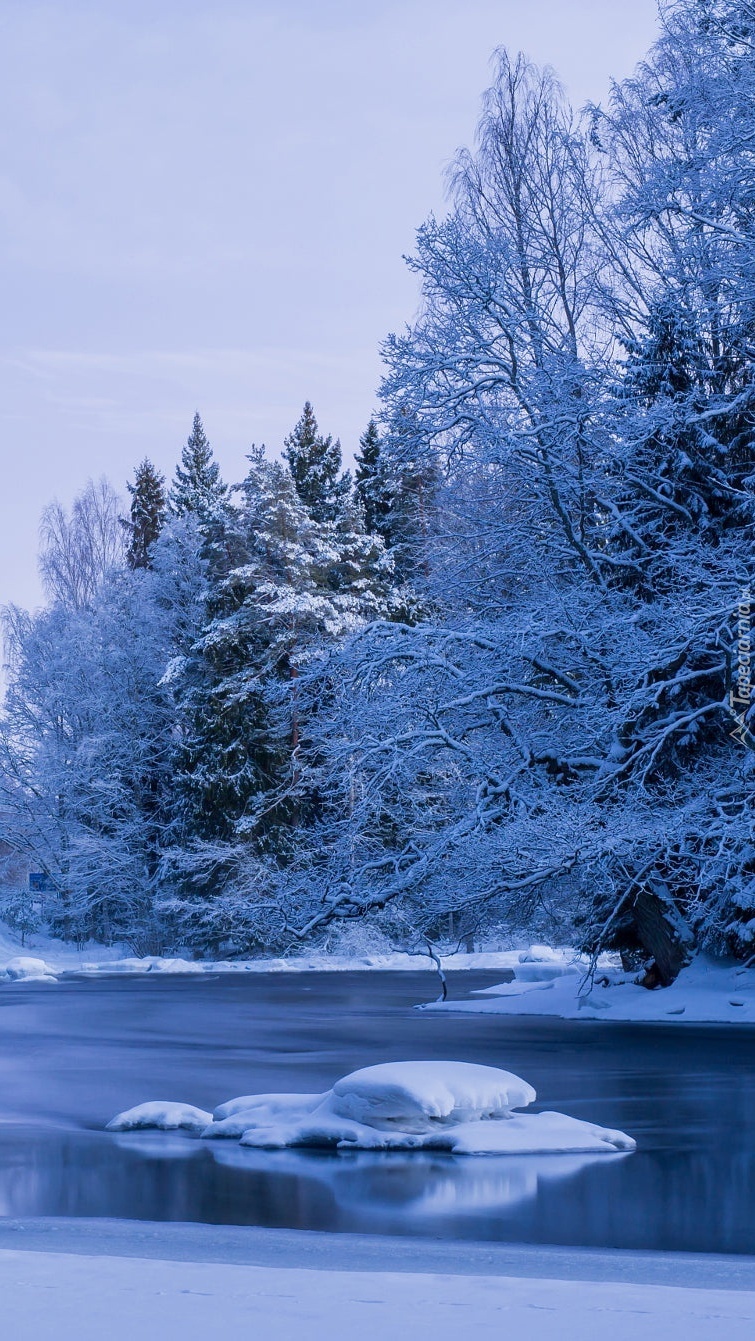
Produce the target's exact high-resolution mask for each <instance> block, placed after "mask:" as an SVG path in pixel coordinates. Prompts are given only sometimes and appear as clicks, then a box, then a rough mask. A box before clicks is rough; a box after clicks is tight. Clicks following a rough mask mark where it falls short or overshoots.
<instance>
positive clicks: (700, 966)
mask: <svg viewBox="0 0 755 1341" xmlns="http://www.w3.org/2000/svg"><path fill="white" fill-rule="evenodd" d="M442 966H443V969H444V971H445V972H449V973H450V972H454V973H458V972H469V971H473V970H478V971H482V970H485V971H497V970H500V971H501V973H502V974H506V975H507V978H510V977H511V975H513V981H503V982H501V983H499V984H496V985H493V986H492V987H487V988H485V989H483V990H482V991H478V992H475V993H472V994H471V995H470V996H469V997H468V998H465V999H462V1000H456V999H452V1000H448V1001H446V1002H433V1003H432V1004H428V1005H423V1006H422V1009H423V1010H433V1011H436V1010H437V1011H454V1012H457V1013H467V1014H484V1015H542V1016H556V1017H558V1018H560V1019H565V1020H571V1019H574V1020H576V1019H584V1020H604V1021H608V1020H615V1021H617V1022H619V1021H620V1022H624V1023H630V1022H634V1023H643V1022H657V1023H666V1024H671V1023H685V1022H686V1023H697V1024H701V1023H723V1024H748V1025H754V1024H755V966H754V967H750V968H746V967H745V966H744V965H742V964H741V963H735V962H728V963H727V962H722V961H719V960H712V959H708V958H707V957H706V956H704V955H699V956H697V958H696V959H695V960H693V962H692V964H690V965H689V967H688V968H686V969H684V970H683V971H682V973H681V974H680V975H679V978H678V979H677V981H676V982H675V983H674V984H673V985H672V986H671V987H667V988H659V989H656V990H654V991H647V990H646V989H645V988H644V987H639V986H638V985H637V984H636V983H635V982H634V981H633V978H634V975H633V974H631V973H623V972H622V971H621V970H620V968H619V967H618V958H617V956H615V955H611V954H606V955H602V956H601V957H600V958H599V960H598V964H597V966H596V968H595V971H594V972H593V973H592V974H591V975H590V977H587V976H586V975H587V972H588V968H589V963H588V960H587V959H586V958H585V956H583V955H579V954H577V953H576V952H575V951H574V950H572V949H569V948H568V947H566V948H559V949H554V948H552V947H550V946H546V945H532V946H530V947H529V948H527V949H523V948H519V947H518V948H515V949H507V950H486V951H480V952H478V953H475V954H466V953H463V952H457V953H453V954H449V955H442ZM364 972H391V973H393V972H412V973H417V972H428V973H435V972H436V966H435V964H434V963H433V962H432V960H431V959H430V958H429V956H428V955H426V954H421V953H418V954H406V953H402V952H401V951H397V950H396V951H382V952H381V951H375V952H372V953H369V952H368V953H350V954H340V955H339V954H329V953H326V952H325V951H322V950H320V951H313V952H311V953H309V954H306V955H297V956H291V957H289V958H286V959H282V958H258V959H221V960H189V959H185V958H180V957H167V956H157V955H149V956H144V957H142V958H138V957H136V956H133V955H129V954H128V952H127V950H126V949H125V948H124V947H123V946H113V947H106V946H98V945H89V946H87V947H85V948H84V949H82V950H78V949H76V948H75V947H73V946H70V945H66V944H65V943H64V942H62V941H56V940H53V939H52V938H50V937H44V936H36V937H35V938H34V941H33V944H32V945H30V946H25V947H22V946H21V945H20V942H19V941H18V939H17V938H16V937H14V936H13V934H12V933H10V932H9V931H8V930H7V928H5V927H3V926H2V925H1V924H0V985H1V984H2V983H3V982H6V983H7V982H50V983H54V982H58V981H60V980H61V979H65V978H66V977H69V976H71V975H76V976H81V975H83V976H85V977H100V976H103V975H114V974H118V975H124V976H135V977H136V976H143V975H147V974H150V975H155V974H165V975H174V974H175V975H193V976H195V977H197V978H201V977H203V976H215V975H217V974H226V973H231V974H245V973H364Z"/></svg>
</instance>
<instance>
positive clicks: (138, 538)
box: [121, 456, 168, 568]
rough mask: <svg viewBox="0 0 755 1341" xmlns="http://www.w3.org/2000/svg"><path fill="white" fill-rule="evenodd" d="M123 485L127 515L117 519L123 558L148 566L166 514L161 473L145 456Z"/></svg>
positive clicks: (137, 566) (144, 566)
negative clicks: (123, 539)
mask: <svg viewBox="0 0 755 1341" xmlns="http://www.w3.org/2000/svg"><path fill="white" fill-rule="evenodd" d="M126 488H127V489H128V491H129V493H130V495H131V507H130V510H129V516H128V518H124V519H123V521H122V523H121V524H122V526H123V528H124V530H125V532H126V536H127V547H126V559H127V561H128V564H129V567H130V568H149V567H150V564H151V559H152V550H153V547H154V544H155V541H156V540H157V538H158V536H159V534H160V532H161V530H162V528H163V525H164V522H165V518H166V515H167V507H168V505H167V499H166V495H165V477H164V476H163V475H161V474H160V472H159V471H158V470H156V469H155V467H154V466H153V464H152V462H151V461H149V460H147V458H146V456H145V458H144V460H143V461H142V462H141V464H140V465H138V466H137V467H136V470H135V471H134V483H133V484H127V485H126Z"/></svg>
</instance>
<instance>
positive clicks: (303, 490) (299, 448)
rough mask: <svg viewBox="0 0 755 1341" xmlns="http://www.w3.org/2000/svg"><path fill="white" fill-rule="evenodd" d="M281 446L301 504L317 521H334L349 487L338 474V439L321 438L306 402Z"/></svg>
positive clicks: (339, 471) (347, 481)
mask: <svg viewBox="0 0 755 1341" xmlns="http://www.w3.org/2000/svg"><path fill="white" fill-rule="evenodd" d="M284 448H285V450H284V452H283V457H284V459H285V460H286V461H287V462H288V468H289V470H290V472H291V476H292V478H293V481H294V484H295V485H296V492H297V494H298V495H299V498H300V499H301V501H302V503H303V504H304V506H305V507H306V508H308V509H309V512H310V513H311V515H312V517H313V518H314V520H315V521H317V522H328V521H335V519H336V517H337V516H338V512H339V509H340V508H341V506H342V504H343V503H344V501H345V500H346V498H347V497H348V495H349V492H350V490H351V480H350V478H349V476H348V475H345V476H344V475H342V474H341V444H340V442H339V440H338V439H336V441H335V442H334V441H333V438H332V436H331V435H330V434H328V436H327V437H323V435H322V434H321V432H320V430H319V427H318V424H317V419H316V418H315V412H314V410H313V409H312V406H311V405H310V403H309V401H306V402H305V405H304V409H303V410H302V413H301V417H300V418H299V420H298V422H297V423H296V425H295V426H294V428H293V429H292V431H291V432H290V433H289V435H288V437H287V438H286V439H285V440H284Z"/></svg>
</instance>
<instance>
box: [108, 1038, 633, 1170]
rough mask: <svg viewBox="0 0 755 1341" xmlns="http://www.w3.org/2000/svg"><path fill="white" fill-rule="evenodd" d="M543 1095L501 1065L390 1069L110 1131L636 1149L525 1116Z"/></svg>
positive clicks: (288, 1141) (145, 1116)
mask: <svg viewBox="0 0 755 1341" xmlns="http://www.w3.org/2000/svg"><path fill="white" fill-rule="evenodd" d="M535 1097H536V1096H535V1091H534V1090H533V1088H532V1086H531V1085H528V1084H527V1082H526V1081H525V1080H521V1079H520V1077H519V1076H515V1075H512V1073H511V1072H510V1071H502V1070H499V1069H498V1068H497V1067H494V1066H477V1065H474V1064H472V1063H470V1062H428V1061H420V1062H387V1063H383V1064H381V1065H379V1066H368V1067H365V1068H364V1069H362V1070H360V1071H354V1072H352V1073H351V1075H348V1076H344V1077H343V1079H342V1080H339V1081H337V1082H336V1084H335V1085H334V1087H333V1089H332V1090H328V1091H327V1093H325V1094H259V1095H249V1094H247V1095H242V1096H241V1097H240V1098H238V1099H230V1100H228V1101H227V1102H226V1103H224V1104H221V1105H220V1106H219V1107H218V1108H216V1109H215V1116H214V1120H213V1121H210V1115H209V1113H203V1112H202V1110H201V1109H196V1108H192V1107H190V1106H189V1105H186V1104H140V1105H139V1106H138V1107H137V1108H132V1109H129V1110H128V1112H126V1113H121V1114H120V1115H119V1116H118V1117H116V1118H113V1120H112V1122H110V1123H108V1129H109V1130H110V1131H128V1130H131V1129H133V1128H136V1127H158V1128H162V1129H164V1130H174V1129H176V1128H178V1127H183V1128H186V1129H188V1130H189V1131H198V1130H200V1129H201V1134H202V1136H203V1137H204V1138H222V1137H226V1138H228V1137H240V1138H241V1144H242V1145H243V1146H254V1147H256V1148H258V1149H263V1150H279V1149H282V1148H284V1147H286V1146H302V1147H310V1148H320V1149H338V1150H442V1151H446V1152H448V1153H449V1154H458V1155H475V1154H499V1155H502V1154H545V1153H553V1154H593V1153H595V1154H606V1153H613V1154H615V1153H616V1152H617V1151H630V1150H634V1148H635V1143H634V1141H633V1140H632V1138H631V1137H630V1136H625V1135H624V1133H623V1132H620V1131H610V1130H608V1129H607V1128H605V1127H597V1126H595V1125H594V1124H593V1123H591V1122H582V1121H580V1120H579V1119H577V1118H572V1117H567V1116H565V1115H564V1114H562V1113H518V1112H514V1111H513V1110H514V1109H515V1108H518V1107H523V1106H526V1105H528V1104H531V1103H532V1102H533V1101H534V1099H535Z"/></svg>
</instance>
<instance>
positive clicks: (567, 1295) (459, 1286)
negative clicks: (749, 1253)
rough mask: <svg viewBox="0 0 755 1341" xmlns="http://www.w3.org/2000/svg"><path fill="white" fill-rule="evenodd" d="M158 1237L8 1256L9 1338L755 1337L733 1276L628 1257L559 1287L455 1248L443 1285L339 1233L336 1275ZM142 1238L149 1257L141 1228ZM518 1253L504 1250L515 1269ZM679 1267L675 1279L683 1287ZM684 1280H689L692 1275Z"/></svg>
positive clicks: (611, 1259) (747, 1293)
mask: <svg viewBox="0 0 755 1341" xmlns="http://www.w3.org/2000/svg"><path fill="white" fill-rule="evenodd" d="M150 1228H151V1229H154V1230H155V1231H156V1232H155V1233H154V1234H153V1235H152V1236H151V1242H150V1244H149V1248H148V1251H145V1252H144V1255H143V1256H136V1255H134V1251H133V1247H131V1246H130V1245H129V1244H128V1242H127V1244H126V1247H125V1249H123V1248H122V1249H121V1251H122V1252H124V1255H106V1254H105V1253H103V1251H102V1248H95V1249H94V1250H93V1251H92V1250H90V1252H88V1253H86V1252H82V1251H81V1246H79V1248H78V1249H77V1248H74V1249H69V1250H68V1251H62V1252H61V1251H52V1252H41V1251H29V1250H27V1249H20V1248H13V1249H8V1248H6V1247H3V1248H2V1249H0V1297H1V1298H2V1300H3V1320H4V1326H5V1328H6V1330H7V1334H8V1335H9V1336H13V1337H17V1338H18V1339H19V1341H27V1339H28V1341H31V1338H32V1337H33V1338H34V1339H35V1341H101V1338H102V1337H103V1336H107V1337H108V1338H109V1341H131V1338H132V1337H133V1336H134V1335H142V1336H145V1337H158V1336H180V1337H181V1338H182V1341H200V1338H201V1339H202V1341H204V1338H205V1337H208V1336H215V1335H217V1334H218V1326H219V1320H220V1319H221V1318H222V1334H223V1335H229V1336H230V1335H242V1334H245V1333H246V1332H247V1331H248V1330H249V1328H250V1327H251V1328H253V1330H254V1334H255V1335H258V1336H263V1337H264V1338H265V1341H291V1338H292V1337H295V1336H298V1335H300V1334H302V1335H304V1334H306V1335H307V1336H308V1337H310V1338H312V1341H331V1338H333V1337H334V1336H335V1335H336V1334H337V1335H338V1336H346V1335H359V1336H360V1337H361V1338H362V1341H378V1339H380V1341H382V1338H383V1337H385V1336H386V1335H391V1336H392V1337H394V1338H396V1341H418V1338H424V1337H432V1338H433V1341H456V1338H458V1336H459V1334H460V1331H459V1328H460V1318H461V1319H463V1323H464V1326H463V1329H462V1330H463V1331H464V1333H465V1334H467V1335H471V1336H475V1335H480V1336H492V1335H493V1334H494V1329H495V1334H498V1333H499V1332H501V1330H505V1332H506V1333H507V1334H512V1335H518V1336H523V1337H527V1338H528V1341H582V1339H583V1338H584V1337H593V1336H598V1335H601V1336H602V1335H604V1334H605V1332H606V1330H607V1329H610V1333H611V1337H612V1341H636V1337H637V1328H638V1319H641V1324H640V1325H641V1326H642V1328H643V1335H655V1334H656V1333H658V1334H671V1333H672V1332H673V1333H676V1332H679V1333H680V1334H682V1335H684V1337H685V1338H686V1341H710V1338H711V1337H715V1336H726V1337H727V1341H749V1338H750V1337H751V1336H752V1334H753V1327H754V1326H755V1290H753V1289H751V1288H745V1289H742V1288H731V1286H730V1284H729V1279H728V1272H727V1269H726V1266H725V1265H723V1266H721V1265H718V1267H717V1269H716V1266H713V1265H711V1266H710V1267H708V1268H707V1271H705V1276H707V1277H708V1278H710V1276H711V1275H712V1276H713V1282H712V1283H710V1284H708V1283H705V1284H703V1283H702V1282H703V1279H705V1276H703V1277H701V1278H700V1279H699V1280H698V1283H695V1284H690V1285H687V1284H676V1283H664V1284H657V1283H652V1284H651V1283H647V1281H646V1280H644V1279H642V1276H643V1274H644V1273H643V1270H642V1265H641V1260H640V1265H639V1273H635V1274H639V1276H640V1279H632V1278H631V1277H630V1279H626V1274H627V1273H626V1262H625V1260H624V1258H623V1255H621V1254H615V1255H613V1254H601V1255H600V1258H598V1257H597V1256H592V1257H591V1255H590V1254H585V1255H584V1261H585V1262H586V1263H587V1273H588V1274H587V1276H585V1275H584V1269H583V1270H582V1271H580V1270H578V1271H577V1272H576V1273H573V1272H572V1271H569V1276H571V1277H572V1278H570V1279H564V1278H563V1277H562V1275H561V1273H560V1272H559V1259H558V1257H556V1256H555V1255H551V1256H550V1261H549V1265H550V1264H551V1263H552V1264H553V1266H554V1267H555V1270H554V1274H553V1276H551V1277H547V1276H543V1275H542V1274H540V1271H541V1270H542V1268H541V1269H540V1270H535V1271H534V1272H531V1271H526V1272H525V1273H523V1274H514V1273H513V1272H512V1273H511V1274H509V1273H508V1272H506V1273H504V1272H501V1270H500V1266H499V1265H498V1261H497V1258H498V1254H496V1253H494V1252H490V1251H487V1252H486V1256H487V1263H486V1264H485V1266H486V1267H487V1269H485V1266H483V1270H482V1271H481V1270H480V1264H477V1266H476V1267H473V1268H472V1271H473V1274H465V1266H464V1262H463V1258H464V1249H463V1248H462V1250H461V1252H459V1251H458V1248H459V1245H456V1244H454V1245H449V1246H450V1247H452V1248H453V1260H449V1261H448V1263H447V1265H445V1266H444V1267H441V1268H440V1270H442V1272H443V1274H439V1271H438V1268H437V1267H436V1269H435V1271H433V1270H432V1268H430V1269H428V1268H427V1267H425V1268H424V1269H423V1268H422V1266H421V1265H420V1266H419V1269H417V1268H415V1269H406V1264H405V1263H402V1264H399V1261H398V1260H397V1263H396V1266H395V1267H393V1269H389V1270H386V1269H385V1268H383V1269H379V1268H378V1269H376V1268H375V1266H373V1267H372V1268H368V1269H364V1268H356V1269H354V1268H352V1269H348V1267H347V1268H346V1269H343V1267H342V1266H341V1258H342V1257H346V1258H348V1256H349V1253H348V1249H349V1237H350V1236H339V1240H340V1241H339V1243H338V1244H336V1245H334V1244H333V1243H332V1242H331V1243H330V1244H329V1245H328V1249H329V1251H328V1257H329V1258H330V1262H329V1264H328V1265H323V1264H322V1263H319V1264H318V1265H319V1269H314V1270H313V1269H311V1268H308V1267H302V1266H300V1265H292V1264H291V1261H292V1255H293V1257H294V1260H296V1259H297V1258H299V1259H300V1258H301V1255H302V1254H301V1250H297V1248H296V1245H295V1236H289V1244H288V1245H287V1246H288V1251H287V1250H286V1246H281V1244H280V1243H279V1242H278V1241H277V1240H276V1248H277V1258H276V1264H275V1265H271V1264H270V1263H269V1262H268V1263H266V1264H264V1265H258V1264H256V1263H255V1264H249V1263H248V1262H244V1263H241V1262H224V1261H208V1260H202V1258H204V1257H205V1253H204V1252H202V1251H201V1250H200V1251H199V1252H198V1253H197V1258H198V1259H199V1260H191V1259H188V1260H187V1259H184V1260H175V1259H173V1260H170V1257H169V1254H168V1253H166V1255H165V1257H163V1256H161V1244H162V1239H163V1236H165V1237H166V1238H168V1235H167V1234H164V1230H163V1228H162V1227H155V1226H151V1227H150ZM166 1228H167V1227H166ZM178 1228H181V1229H182V1228H184V1227H183V1226H181V1227H178ZM204 1228H206V1227H203V1229H204ZM208 1228H209V1227H208ZM141 1229H142V1230H143V1227H141ZM51 1237H52V1236H51ZM132 1237H133V1240H134V1242H135V1243H136V1242H138V1241H139V1240H141V1242H142V1244H143V1248H144V1247H145V1246H146V1245H144V1237H145V1236H144V1234H143V1233H142V1234H141V1235H140V1234H139V1230H137V1231H136V1232H134V1233H132ZM300 1237H310V1236H300ZM312 1237H319V1236H312ZM18 1238H19V1239H20V1240H22V1239H23V1234H22V1233H20V1232H19V1235H18ZM50 1246H52V1245H50ZM403 1254H404V1244H403V1243H402V1244H401V1245H400V1252H399V1250H398V1249H397V1247H396V1246H393V1247H388V1248H387V1249H386V1245H385V1243H380V1244H379V1247H378V1252H377V1253H375V1254H374V1255H373V1257H374V1258H378V1260H379V1258H380V1257H381V1256H382V1257H383V1259H385V1258H388V1259H389V1260H390V1258H391V1257H392V1256H394V1255H395V1257H396V1258H397V1259H399V1258H400V1257H401V1256H402V1255H403ZM252 1255H254V1254H253V1253H252ZM170 1256H172V1254H171V1255H170ZM413 1256H414V1257H416V1256H417V1254H416V1251H415V1253H414V1254H413ZM506 1256H508V1254H506V1253H505V1250H504V1255H503V1260H505V1257H506ZM575 1258H576V1259H577V1260H578V1261H579V1260H580V1258H582V1255H577V1254H569V1255H568V1257H567V1258H564V1262H563V1266H566V1264H567V1262H568V1261H570V1260H572V1259H575ZM326 1260H327V1259H326ZM515 1260H516V1259H515ZM670 1265H671V1270H670V1272H667V1273H666V1274H667V1276H668V1275H670V1277H671V1280H672V1281H674V1279H675V1273H674V1270H673V1264H670ZM703 1266H705V1264H704V1262H703ZM652 1269H653V1268H652V1267H651V1272H652ZM567 1270H568V1267H567ZM564 1274H565V1273H564ZM574 1276H576V1278H574ZM679 1277H680V1279H681V1280H682V1281H684V1280H685V1279H689V1272H688V1271H686V1270H685V1267H684V1264H681V1265H680V1268H679ZM651 1278H652V1276H651ZM718 1280H720V1282H721V1283H720V1284H719V1283H718ZM336 1319H337V1324H336Z"/></svg>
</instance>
